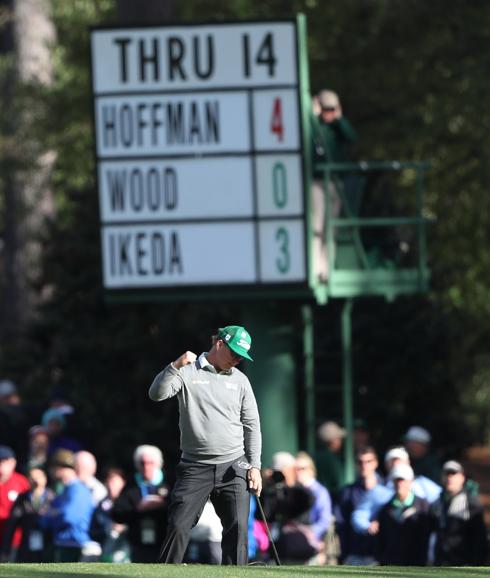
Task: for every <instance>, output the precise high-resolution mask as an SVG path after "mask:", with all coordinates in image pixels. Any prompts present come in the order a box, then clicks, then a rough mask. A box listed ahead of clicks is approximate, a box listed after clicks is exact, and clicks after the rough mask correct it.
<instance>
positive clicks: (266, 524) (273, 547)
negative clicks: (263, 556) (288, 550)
mask: <svg viewBox="0 0 490 578" xmlns="http://www.w3.org/2000/svg"><path fill="white" fill-rule="evenodd" d="M255 497H256V498H257V504H258V506H259V511H260V515H261V517H262V521H263V522H264V525H265V530H266V532H267V536H268V538H269V541H270V543H271V546H272V553H273V554H274V560H275V561H276V565H277V566H280V565H281V561H280V560H279V554H278V553H277V550H276V545H275V544H274V540H273V539H272V535H271V532H270V530H269V524H268V523H267V519H266V517H265V513H264V509H263V508H262V504H261V502H260V498H259V496H255Z"/></svg>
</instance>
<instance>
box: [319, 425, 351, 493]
mask: <svg viewBox="0 0 490 578" xmlns="http://www.w3.org/2000/svg"><path fill="white" fill-rule="evenodd" d="M346 435H347V432H346V430H345V429H344V428H342V427H340V426H339V424H338V423H336V422H334V421H326V422H325V423H322V425H321V426H320V427H319V428H318V437H319V438H320V440H321V441H322V442H323V444H324V447H323V448H322V449H321V450H319V451H318V452H317V454H316V456H315V461H316V467H317V470H318V481H319V482H320V483H321V484H323V485H324V486H326V488H327V489H328V491H329V492H330V493H331V494H332V497H334V499H335V497H336V494H337V493H338V492H339V491H340V488H341V487H342V486H343V485H344V483H345V478H344V461H343V456H342V447H343V445H344V438H345V436H346Z"/></svg>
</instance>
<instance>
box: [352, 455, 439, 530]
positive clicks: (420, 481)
mask: <svg viewBox="0 0 490 578" xmlns="http://www.w3.org/2000/svg"><path fill="white" fill-rule="evenodd" d="M400 463H403V464H407V465H410V458H409V456H408V452H407V450H406V449H405V448H403V447H395V448H392V449H390V450H389V451H388V452H387V453H386V455H385V468H386V472H387V474H388V477H387V480H386V482H385V483H384V484H378V485H376V486H374V488H373V489H372V490H371V491H369V492H368V493H367V494H366V495H365V496H364V498H363V499H362V500H361V502H360V503H359V505H358V506H357V508H356V509H355V510H354V512H353V513H352V519H351V521H352V526H353V527H354V528H355V530H356V531H357V532H361V533H368V534H375V533H376V532H377V524H375V523H374V520H375V519H376V516H377V514H378V512H379V511H380V509H381V508H382V506H384V505H385V504H387V503H388V502H389V501H390V499H391V498H392V496H393V493H394V491H395V488H394V485H393V480H391V479H390V472H391V470H392V469H393V468H394V466H396V465H398V464H400ZM411 490H412V492H413V493H414V495H415V496H417V497H418V498H423V499H424V500H426V501H427V502H428V503H429V504H432V503H433V502H435V501H436V500H437V498H438V497H439V495H440V493H441V490H442V488H441V487H440V486H438V485H437V484H436V483H435V482H433V481H432V480H430V479H429V478H426V477H425V476H417V477H416V478H415V479H414V480H413V482H412V487H411Z"/></svg>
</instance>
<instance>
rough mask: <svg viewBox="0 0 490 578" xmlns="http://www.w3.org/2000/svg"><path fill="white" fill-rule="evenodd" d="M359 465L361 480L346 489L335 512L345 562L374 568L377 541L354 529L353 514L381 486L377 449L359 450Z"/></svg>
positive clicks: (342, 491)
mask: <svg viewBox="0 0 490 578" xmlns="http://www.w3.org/2000/svg"><path fill="white" fill-rule="evenodd" d="M356 464H357V472H358V476H357V479H356V480H355V481H354V482H353V483H352V484H348V485H346V486H344V487H343V488H342V490H341V491H340V495H339V499H338V502H337V504H336V506H335V509H334V514H335V522H336V527H337V533H338V536H339V539H340V551H341V561H342V563H343V564H348V565H349V566H373V565H375V564H377V562H376V557H375V554H376V552H375V539H374V537H373V536H370V535H369V534H366V533H365V532H358V531H357V530H356V529H355V528H353V527H352V523H351V515H352V512H353V511H354V510H355V509H356V508H357V507H358V506H359V504H360V503H361V502H362V500H363V499H364V497H365V496H366V494H367V493H368V492H370V491H371V490H372V489H373V488H374V487H375V486H377V485H378V484H380V483H381V476H380V475H379V474H378V473H377V471H376V470H377V469H378V465H379V464H378V456H377V453H376V450H375V449H374V448H373V447H371V446H366V447H365V448H362V449H359V450H358V451H357V454H356Z"/></svg>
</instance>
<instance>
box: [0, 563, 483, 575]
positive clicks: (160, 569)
mask: <svg viewBox="0 0 490 578" xmlns="http://www.w3.org/2000/svg"><path fill="white" fill-rule="evenodd" d="M75 576H82V577H84V578H104V577H105V578H125V577H128V578H242V577H245V576H247V577H248V578H295V577H296V576H298V577H302V576H305V577H309V576H311V577H312V578H313V577H315V578H316V577H318V578H319V577H320V576H325V577H326V578H337V577H338V578H361V577H363V576H367V577H368V578H369V577H372V578H375V577H376V578H405V577H407V578H482V577H483V576H490V568H402V567H388V566H385V567H374V568H373V567H371V568H359V567H357V568H356V567H354V566H309V567H305V566H281V567H276V566H246V567H239V568H238V567H233V566H200V565H189V566H164V565H161V564H0V578H51V577H52V578H74V577H75Z"/></svg>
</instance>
